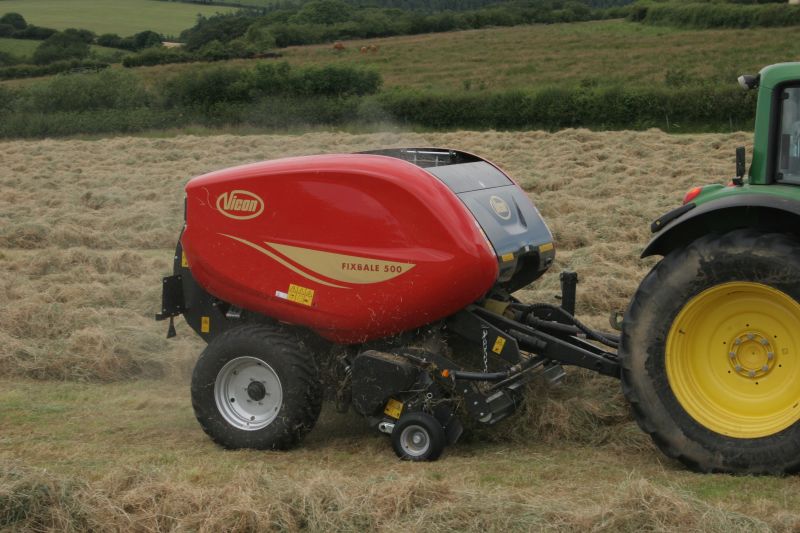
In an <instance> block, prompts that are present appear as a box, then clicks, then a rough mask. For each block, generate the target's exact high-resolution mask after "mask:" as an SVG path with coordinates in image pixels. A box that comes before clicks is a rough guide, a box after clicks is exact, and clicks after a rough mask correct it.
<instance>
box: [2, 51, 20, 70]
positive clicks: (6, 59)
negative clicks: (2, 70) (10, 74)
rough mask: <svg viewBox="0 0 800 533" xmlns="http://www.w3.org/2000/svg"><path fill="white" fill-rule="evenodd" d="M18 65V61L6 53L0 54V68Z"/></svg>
mask: <svg viewBox="0 0 800 533" xmlns="http://www.w3.org/2000/svg"><path fill="white" fill-rule="evenodd" d="M17 63H19V59H17V58H16V57H14V56H12V55H11V54H9V53H6V52H0V67H9V66H11V65H16V64H17Z"/></svg>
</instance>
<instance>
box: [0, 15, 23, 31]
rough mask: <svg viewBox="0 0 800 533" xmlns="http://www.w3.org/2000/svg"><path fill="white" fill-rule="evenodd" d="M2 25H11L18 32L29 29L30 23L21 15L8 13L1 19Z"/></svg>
mask: <svg viewBox="0 0 800 533" xmlns="http://www.w3.org/2000/svg"><path fill="white" fill-rule="evenodd" d="M0 24H9V25H11V26H14V28H15V29H17V30H24V29H25V28H27V27H28V23H27V22H25V19H24V18H23V17H22V15H20V14H19V13H6V14H5V15H3V16H2V17H0Z"/></svg>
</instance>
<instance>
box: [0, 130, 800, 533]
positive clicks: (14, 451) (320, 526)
mask: <svg viewBox="0 0 800 533" xmlns="http://www.w3.org/2000/svg"><path fill="white" fill-rule="evenodd" d="M749 138H750V136H749V135H747V134H744V133H736V134H727V135H719V134H714V135H689V136H674V135H673V136H670V135H666V134H663V133H661V132H657V131H646V132H616V133H613V132H605V133H597V132H590V131H586V130H565V131H562V132H558V133H554V134H549V133H544V132H518V133H498V132H481V133H476V132H454V133H439V134H412V133H381V134H359V135H355V134H346V133H309V134H305V135H296V136H287V135H284V136H277V135H270V136H263V135H258V136H257V135H253V136H243V137H238V136H232V135H223V136H213V137H193V136H183V137H175V138H165V139H147V138H115V139H105V140H98V141H77V140H70V141H52V140H45V141H38V142H28V141H25V142H23V141H17V142H3V143H0V160H2V161H3V162H4V166H5V168H6V171H5V172H4V174H3V176H2V177H1V178H0V269H1V270H2V271H3V272H4V275H3V277H2V278H0V316H3V320H2V321H1V322H0V428H1V429H0V530H2V529H11V530H35V531H42V530H59V531H63V530H70V529H71V530H76V531H84V530H99V531H102V530H116V531H123V530H124V531H128V530H138V531H166V530H199V531H219V530H230V531H257V530H265V529H280V530H290V531H295V530H301V529H304V530H312V531H318V530H326V531H330V530H338V531H355V530H359V531H364V530H371V529H381V530H386V531H445V530H452V529H456V530H472V531H509V530H518V531H526V530H532V529H533V530H540V529H545V530H558V531H587V530H595V531H599V530H608V531H642V530H647V531H664V530H680V531H719V532H725V533H728V532H731V531H743V532H744V531H748V532H749V531H771V530H774V531H792V530H797V529H798V528H800V512H799V511H798V509H799V508H800V490H798V489H800V480H798V478H797V477H788V478H774V477H760V478H749V477H732V476H726V475H699V474H694V473H691V472H689V471H687V470H686V469H685V468H683V467H682V466H681V465H680V464H678V463H676V462H674V461H671V460H668V459H666V458H665V457H664V456H663V455H661V454H660V453H659V452H658V451H657V450H656V449H655V448H654V446H653V445H652V444H651V443H650V442H649V440H648V438H647V437H646V436H645V435H644V434H643V433H642V432H641V431H640V430H639V429H638V427H637V426H636V425H635V423H633V422H632V421H631V419H630V417H629V415H628V410H627V406H626V405H625V402H624V400H623V399H622V396H621V394H620V392H619V384H618V383H617V382H616V381H614V380H612V379H609V378H603V377H600V376H596V375H592V374H589V373H586V372H580V371H575V370H570V371H569V373H568V375H567V378H566V380H565V382H564V383H563V384H562V385H561V386H559V387H555V388H546V389H545V388H542V389H539V390H537V391H536V392H535V393H533V394H532V396H531V397H530V398H529V400H528V401H527V402H526V404H525V406H524V408H523V410H522V412H521V413H519V414H518V415H517V416H515V417H512V418H511V419H509V420H508V421H506V422H504V423H503V424H502V425H501V426H500V427H498V428H495V429H494V430H492V431H486V432H479V433H478V434H472V435H471V436H469V437H468V438H466V439H465V440H464V441H463V442H461V443H459V444H458V445H456V446H453V447H451V448H449V449H448V450H447V451H446V452H445V456H444V458H443V460H441V461H440V462H438V463H433V464H408V463H402V462H399V461H398V460H397V459H396V458H395V457H394V454H393V453H392V451H391V449H390V446H389V444H388V442H387V440H386V438H385V437H383V436H381V435H379V434H376V433H373V432H372V431H370V430H368V429H367V427H366V424H365V422H364V421H363V420H361V419H359V418H358V417H356V416H355V415H339V414H336V413H334V412H333V410H332V409H330V406H326V407H325V412H324V414H323V417H322V419H321V420H320V422H319V423H318V425H317V427H316V428H315V429H314V431H312V433H311V434H310V435H309V437H308V439H307V440H306V441H305V442H304V443H303V445H302V446H301V447H300V448H298V449H296V450H293V451H290V452H285V453H277V452H254V451H235V452H230V451H223V450H221V449H220V448H218V447H217V446H215V445H214V444H213V443H212V442H211V441H210V440H209V439H208V438H207V437H206V436H205V434H204V433H203V432H202V430H201V429H200V427H199V425H198V424H197V423H196V422H195V420H194V418H193V415H192V410H191V403H190V399H189V393H188V375H189V372H190V369H191V367H192V365H193V361H194V359H195V358H196V356H197V354H198V352H199V351H200V350H201V349H202V346H203V344H202V342H201V341H199V340H198V339H197V338H196V337H195V336H194V335H193V334H192V333H191V331H189V329H188V327H186V326H185V325H184V324H183V322H182V321H181V320H179V321H177V327H178V337H177V338H176V339H171V340H166V339H165V338H164V335H165V332H166V325H165V324H164V323H155V322H154V321H153V320H152V316H153V312H154V311H155V310H156V309H157V307H158V304H159V298H160V278H161V276H162V275H164V274H167V273H168V272H169V270H170V265H171V262H172V252H173V246H174V243H175V239H176V238H177V233H178V231H179V228H180V225H181V216H182V207H181V206H182V203H181V202H182V196H183V195H182V187H183V185H184V184H185V183H186V181H187V180H188V179H189V178H190V177H191V176H193V175H197V174H200V173H204V172H208V171H211V170H214V169H218V168H222V167H226V166H230V165H235V164H240V163H247V162H252V161H256V160H260V159H269V158H275V157H281V156H290V155H301V154H313V153H321V152H352V151H357V150H364V149H368V148H377V147H388V146H403V145H424V146H431V145H442V146H452V147H457V148H461V149H465V150H468V151H472V152H476V153H479V154H481V155H484V156H486V157H488V158H490V159H491V160H494V161H495V162H497V163H498V164H500V165H501V166H502V167H504V168H505V169H506V170H507V171H508V172H509V173H510V174H511V175H512V176H514V177H516V178H517V179H518V180H519V182H520V184H521V185H522V186H523V187H524V188H525V189H526V190H527V191H528V192H529V193H530V195H531V197H532V198H533V199H534V201H535V202H536V204H537V206H538V207H539V209H540V210H541V212H542V214H543V216H544V217H545V219H546V220H547V221H548V223H549V225H550V227H551V229H552V230H553V232H554V234H555V237H556V243H557V248H558V255H557V264H556V265H554V267H553V269H552V272H551V273H550V274H548V275H546V276H545V277H544V278H543V279H542V280H540V281H539V282H537V283H536V284H535V285H534V287H533V288H532V289H530V290H524V291H520V292H519V293H518V296H519V297H520V298H521V299H523V300H525V301H545V302H554V301H555V300H554V298H553V296H554V294H555V293H556V292H557V287H558V274H557V273H558V271H559V270H561V269H562V268H571V269H574V270H577V271H578V272H579V274H580V279H581V284H580V285H579V293H578V297H579V298H578V299H579V308H578V314H579V316H580V317H581V318H586V319H587V320H588V321H589V322H590V323H592V324H594V325H595V326H603V325H604V324H605V323H606V318H605V317H606V316H607V313H608V312H609V311H610V310H612V309H618V308H622V307H624V306H625V304H626V303H627V301H628V299H629V298H630V295H631V293H632V292H633V290H634V289H635V287H636V285H637V284H638V281H639V280H640V279H641V278H642V276H643V275H644V274H645V273H646V271H647V269H648V268H649V266H650V265H651V264H652V263H653V261H652V260H649V261H642V260H640V259H639V258H638V253H639V251H640V250H641V248H642V246H643V245H644V244H645V242H646V241H647V239H648V237H649V229H648V227H649V222H650V221H651V219H652V218H653V217H655V216H657V215H658V214H661V213H663V212H665V211H666V210H668V209H670V208H672V207H674V206H675V205H677V204H678V203H679V201H680V198H681V196H682V193H683V191H685V190H686V189H687V188H689V187H690V186H691V185H693V184H697V183H702V182H715V181H716V182H721V181H725V180H726V179H728V178H729V177H730V175H731V174H732V172H733V157H732V155H733V149H734V147H735V146H739V145H746V144H748V143H749Z"/></svg>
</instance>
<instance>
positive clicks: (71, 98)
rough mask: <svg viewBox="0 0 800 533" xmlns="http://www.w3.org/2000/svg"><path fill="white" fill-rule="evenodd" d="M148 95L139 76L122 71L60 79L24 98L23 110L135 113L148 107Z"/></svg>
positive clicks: (27, 92) (29, 92) (26, 93)
mask: <svg viewBox="0 0 800 533" xmlns="http://www.w3.org/2000/svg"><path fill="white" fill-rule="evenodd" d="M148 100H149V99H148V95H147V93H146V92H145V90H144V87H143V86H142V84H141V81H140V80H139V78H138V77H136V76H135V75H133V74H131V73H129V72H125V71H119V70H107V71H104V72H100V73H93V74H81V75H72V76H57V77H55V78H53V79H51V80H49V81H48V82H46V83H43V84H41V85H35V86H32V87H31V88H30V89H29V90H27V91H26V92H25V94H24V99H23V100H22V102H21V103H20V106H19V107H20V108H21V109H23V110H26V111H37V112H43V113H52V112H60V111H68V112H76V111H77V112H80V111H91V110H96V109H116V110H124V109H132V108H138V107H142V106H144V105H146V104H147V103H148Z"/></svg>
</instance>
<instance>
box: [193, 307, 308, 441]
mask: <svg viewBox="0 0 800 533" xmlns="http://www.w3.org/2000/svg"><path fill="white" fill-rule="evenodd" d="M241 342H244V343H256V344H257V345H259V346H267V347H269V349H270V350H271V353H276V354H279V357H281V358H284V359H285V360H288V362H287V363H286V364H285V365H282V366H283V367H284V370H288V371H289V372H288V373H290V374H292V375H290V376H288V380H290V381H292V383H293V387H292V388H293V389H294V390H287V387H286V384H284V383H283V381H284V379H286V378H287V376H284V377H283V378H282V379H281V381H282V387H283V389H284V398H286V397H287V396H289V395H290V394H292V395H295V394H297V391H298V390H302V392H301V393H300V394H297V395H298V396H299V401H297V402H287V401H286V399H284V401H283V404H282V405H281V408H280V409H281V411H282V412H283V411H284V410H285V411H286V412H285V413H284V414H283V415H281V416H280V417H279V419H276V420H275V421H274V422H273V423H271V424H270V425H268V426H267V427H266V428H263V429H262V430H258V431H243V430H238V429H236V428H233V427H231V426H230V425H227V424H225V422H224V421H221V420H220V419H219V416H220V415H219V411H218V409H217V408H216V404H215V403H214V395H213V383H214V381H213V380H214V379H216V372H214V373H213V374H214V375H213V379H212V376H211V375H209V376H208V377H207V378H205V380H204V381H205V382H206V386H208V385H210V386H211V389H212V390H211V392H210V394H209V396H203V395H202V393H203V391H202V390H201V386H202V384H201V382H202V381H203V380H201V379H198V378H199V377H198V376H197V373H198V369H200V371H201V372H202V371H203V364H204V363H206V361H205V360H204V358H206V359H207V358H211V357H214V356H215V354H216V352H217V351H218V350H224V349H225V346H230V345H231V344H236V343H241ZM223 353H224V351H223ZM268 362H269V363H270V364H275V363H273V362H270V361H268ZM278 364H280V363H278ZM217 366H219V364H217ZM209 380H211V381H209ZM297 385H301V387H299V388H298V387H297ZM191 393H192V407H193V408H194V412H195V416H196V418H197V420H198V422H199V423H200V426H201V427H202V428H203V431H205V433H206V434H208V435H209V436H210V437H211V439H212V440H214V442H216V443H217V444H219V445H221V446H223V447H225V448H228V449H240V448H252V449H272V450H286V449H290V448H292V447H294V446H296V445H297V444H298V443H299V441H300V440H301V439H302V437H303V436H305V435H306V434H307V433H308V432H309V431H311V429H312V428H313V427H314V424H315V423H316V421H317V419H318V418H319V414H320V411H321V409H322V385H321V382H320V379H319V375H318V369H317V365H316V362H315V361H314V357H313V354H311V353H310V352H309V351H308V350H306V349H305V346H304V345H303V343H302V341H301V340H300V339H299V338H297V337H296V336H295V335H293V334H292V333H291V332H290V331H287V330H286V329H285V328H283V327H281V326H279V325H273V324H265V323H258V324H244V325H241V326H237V327H234V328H232V329H230V330H227V331H225V332H224V333H222V334H220V335H219V336H218V337H215V338H214V339H213V340H212V341H211V342H210V343H209V345H208V346H207V347H206V349H205V350H204V351H203V353H202V354H201V355H200V358H199V359H198V361H197V364H196V365H195V370H194V372H193V374H192V386H191ZM287 393H288V394H287ZM209 397H210V404H211V405H208V403H209ZM209 411H211V412H210V413H209ZM287 421H288V424H287ZM276 423H277V424H279V425H283V426H284V427H283V428H280V429H279V430H278V431H275V428H276V427H278V426H276V425H275V424H276ZM265 431H266V432H267V433H266V435H269V434H270V433H277V434H275V435H269V437H270V438H264V436H265V433H262V432H265ZM258 434H260V435H258Z"/></svg>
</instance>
